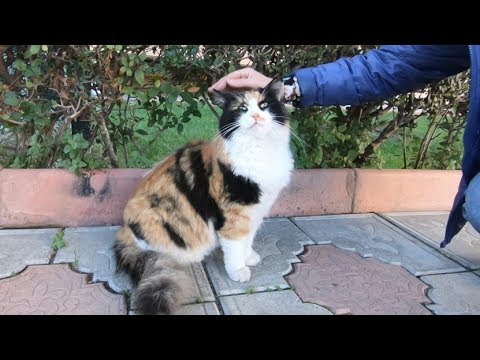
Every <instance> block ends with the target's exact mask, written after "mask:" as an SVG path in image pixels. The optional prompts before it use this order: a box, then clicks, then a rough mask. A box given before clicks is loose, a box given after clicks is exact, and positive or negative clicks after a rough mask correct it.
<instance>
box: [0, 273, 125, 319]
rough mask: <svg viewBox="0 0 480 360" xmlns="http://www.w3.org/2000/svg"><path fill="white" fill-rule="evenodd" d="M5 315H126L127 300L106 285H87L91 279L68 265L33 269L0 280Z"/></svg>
mask: <svg viewBox="0 0 480 360" xmlns="http://www.w3.org/2000/svg"><path fill="white" fill-rule="evenodd" d="M0 314H2V315H7V314H10V315H13V314H16V315H126V314H127V307H126V303H125V297H124V296H122V295H116V294H112V293H110V292H109V291H108V290H107V289H106V288H105V287H104V286H103V284H100V283H97V284H87V276H86V275H84V274H79V273H76V272H74V271H72V270H70V268H69V267H68V265H66V264H60V265H34V266H29V267H28V268H27V269H26V270H25V271H23V272H22V273H21V274H19V275H17V276H15V277H11V278H8V279H4V280H0Z"/></svg>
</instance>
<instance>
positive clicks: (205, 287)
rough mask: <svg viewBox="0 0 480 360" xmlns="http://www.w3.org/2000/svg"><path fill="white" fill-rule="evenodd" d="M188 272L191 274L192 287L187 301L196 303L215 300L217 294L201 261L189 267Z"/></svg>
mask: <svg viewBox="0 0 480 360" xmlns="http://www.w3.org/2000/svg"><path fill="white" fill-rule="evenodd" d="M188 273H189V274H190V278H191V279H192V282H191V289H192V291H191V292H190V293H187V300H186V302H187V303H195V302H197V301H199V300H200V301H204V302H207V301H215V295H214V294H213V291H212V288H211V287H210V284H209V282H208V278H207V275H206V274H205V270H203V266H202V264H200V263H195V264H192V265H191V266H190V267H189V268H188Z"/></svg>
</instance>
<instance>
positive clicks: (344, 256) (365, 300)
mask: <svg viewBox="0 0 480 360" xmlns="http://www.w3.org/2000/svg"><path fill="white" fill-rule="evenodd" d="M300 259H301V261H302V262H301V263H299V264H294V265H293V267H294V272H293V274H291V275H287V276H286V279H287V281H288V282H289V283H290V284H291V285H292V287H293V288H294V289H295V292H296V293H297V294H298V296H299V297H300V298H301V299H302V301H308V302H311V303H314V304H318V305H320V306H324V307H326V308H327V309H329V310H331V311H332V312H333V313H334V314H363V315H365V314H372V315H373V314H378V315H379V314H382V315H383V314H385V315H387V314H388V315H394V314H395V315H396V314H404V315H426V314H430V312H429V311H428V310H427V309H426V308H425V307H424V306H423V305H422V304H425V303H430V300H429V299H428V298H427V297H426V296H425V292H426V290H427V288H428V286H427V285H426V284H424V283H422V282H421V281H420V280H418V279H417V278H416V277H414V276H412V275H411V274H409V273H408V272H407V271H406V270H405V269H403V268H401V267H400V266H394V265H390V264H385V263H382V262H380V261H379V260H376V259H363V258H362V257H360V256H359V255H358V254H356V253H353V252H350V251H346V250H341V249H338V248H336V247H335V246H332V245H320V246H318V245H314V246H308V247H307V251H306V253H305V254H303V255H300Z"/></svg>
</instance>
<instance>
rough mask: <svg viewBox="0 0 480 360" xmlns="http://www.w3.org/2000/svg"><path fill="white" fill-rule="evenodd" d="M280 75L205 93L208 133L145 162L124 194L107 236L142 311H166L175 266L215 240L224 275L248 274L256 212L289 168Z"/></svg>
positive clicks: (176, 288)
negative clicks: (116, 225)
mask: <svg viewBox="0 0 480 360" xmlns="http://www.w3.org/2000/svg"><path fill="white" fill-rule="evenodd" d="M283 96H284V95H283V83H282V82H281V81H278V80H273V81H272V82H270V83H269V84H268V86H266V87H265V88H264V89H258V90H256V91H246V92H234V93H220V92H215V93H214V94H212V95H211V99H212V102H213V103H214V104H216V105H218V106H220V107H221V108H222V109H223V113H222V116H221V118H220V121H219V134H218V136H217V137H216V138H215V139H214V140H212V141H211V142H209V143H207V142H194V143H190V144H188V145H186V146H185V147H183V148H181V149H180V150H178V151H177V153H176V154H175V155H171V156H170V157H168V158H166V159H165V160H164V161H163V162H161V163H160V164H159V165H157V166H156V167H155V168H154V169H153V170H152V171H150V172H149V173H148V174H147V175H146V176H145V177H144V179H143V180H142V182H141V183H140V184H139V186H138V188H137V189H136V191H135V192H134V194H133V196H132V197H131V198H130V200H129V201H128V203H127V205H126V207H125V210H124V215H123V221H124V225H123V227H122V228H121V229H120V230H119V231H118V233H117V236H116V242H115V245H114V250H115V255H116V258H117V263H118V267H119V269H123V270H125V271H127V272H128V273H129V274H130V275H131V277H132V279H133V281H134V282H135V283H136V285H137V288H136V290H135V293H134V299H135V300H134V302H135V304H136V308H137V309H139V310H140V311H141V312H142V313H144V314H156V313H165V314H169V313H172V312H174V311H175V310H176V309H177V307H178V306H179V305H180V304H179V302H180V298H181V293H182V283H181V282H182V280H181V279H180V274H181V268H182V266H184V265H185V264H188V263H192V262H200V261H201V260H202V259H204V258H205V256H206V255H208V254H209V253H210V252H211V251H212V250H213V249H214V248H215V247H217V246H218V245H220V246H221V248H222V250H223V255H224V262H225V269H226V271H227V273H228V276H229V277H230V278H231V279H232V280H234V281H241V282H246V281H248V280H249V279H250V268H249V266H255V265H257V264H258V263H259V262H260V261H261V258H260V256H259V255H258V254H257V253H256V252H255V251H254V250H253V249H252V242H253V239H254V237H255V233H256V231H257V229H258V228H259V226H260V225H261V223H262V220H263V218H264V217H265V216H266V215H268V212H269V210H270V208H271V206H272V205H273V203H274V201H275V200H276V198H277V196H278V194H279V192H280V191H281V190H282V189H283V188H284V187H285V186H286V185H287V184H288V182H289V180H290V174H291V171H292V169H293V158H292V154H291V152H290V147H289V141H290V127H289V120H288V113H287V111H286V109H285V107H284V105H283V103H282V100H281V99H283Z"/></svg>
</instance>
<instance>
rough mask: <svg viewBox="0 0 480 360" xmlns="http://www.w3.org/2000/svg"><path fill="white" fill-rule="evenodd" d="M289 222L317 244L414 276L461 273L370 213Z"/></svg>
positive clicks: (452, 265)
mask: <svg viewBox="0 0 480 360" xmlns="http://www.w3.org/2000/svg"><path fill="white" fill-rule="evenodd" d="M293 221H294V222H295V223H296V224H297V225H298V227H300V229H302V230H303V231H304V232H305V233H306V234H307V235H308V236H309V237H310V238H311V239H312V240H313V241H315V242H316V243H317V244H320V245H323V244H333V245H335V246H336V247H338V248H341V249H344V250H350V251H355V252H357V253H359V254H360V255H361V256H363V257H373V258H376V259H379V260H381V261H383V262H386V263H389V264H393V265H401V266H403V267H404V268H405V269H407V270H408V271H410V272H411V273H412V274H414V275H416V276H420V275H430V274H438V273H451V272H456V271H463V270H465V269H464V268H463V267H462V266H460V265H458V264H456V263H455V262H453V261H452V260H450V259H448V258H447V257H445V256H443V255H442V254H440V253H438V252H437V251H435V250H434V249H432V248H431V247H429V246H428V245H425V244H424V243H422V242H421V241H419V240H418V239H415V238H414V237H413V236H411V235H409V234H407V233H405V232H404V231H402V230H400V229H399V228H397V227H395V226H394V225H392V224H390V223H389V222H388V221H386V220H384V219H382V218H381V217H379V216H376V215H374V214H354V215H326V216H309V217H302V218H293Z"/></svg>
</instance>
